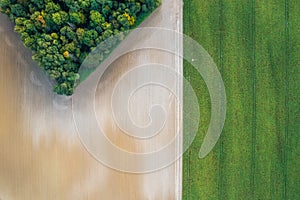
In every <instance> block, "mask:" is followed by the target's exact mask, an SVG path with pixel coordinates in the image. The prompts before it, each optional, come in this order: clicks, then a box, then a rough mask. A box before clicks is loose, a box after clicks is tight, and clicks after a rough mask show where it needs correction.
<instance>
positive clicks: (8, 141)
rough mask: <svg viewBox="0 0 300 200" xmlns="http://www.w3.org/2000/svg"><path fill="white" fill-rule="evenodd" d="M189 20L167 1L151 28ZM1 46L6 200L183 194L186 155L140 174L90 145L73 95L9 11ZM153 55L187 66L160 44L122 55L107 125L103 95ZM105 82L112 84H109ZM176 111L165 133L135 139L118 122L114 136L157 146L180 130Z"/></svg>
mask: <svg viewBox="0 0 300 200" xmlns="http://www.w3.org/2000/svg"><path fill="white" fill-rule="evenodd" d="M177 2H180V3H177ZM179 4H180V5H179ZM178 20H179V21H178ZM181 24H182V21H181V1H179V0H178V1H177V0H176V1H172V0H165V1H163V5H162V7H161V8H159V10H157V11H156V13H155V14H154V15H153V16H152V17H151V18H150V19H148V20H147V21H146V22H145V23H143V26H144V27H147V26H154V27H164V28H170V29H173V30H177V31H181V27H180V26H181ZM179 25H180V26H179ZM0 45H1V47H0V97H1V98H0V110H1V114H0V199H3V200H10V199H14V200H15V199H16V200H19V199H22V200H27V199H30V200H32V199H39V200H43V199H59V200H60V199H62V200H64V199H72V200H76V199H97V200H98V199H111V200H115V199H116V200H119V199H122V200H123V199H124V200H126V199H128V200H134V199H137V200H140V199H159V200H160V199H163V200H165V199H171V200H173V199H181V197H180V194H181V184H179V183H180V181H181V161H178V162H176V163H175V164H173V165H171V166H169V167H168V168H165V169H163V170H160V171H158V172H155V173H148V174H141V175H135V174H127V173H122V172H118V171H115V170H112V169H110V168H108V167H106V166H104V165H102V164H100V163H99V162H97V161H96V160H95V159H94V158H93V157H92V156H91V155H90V154H89V153H88V152H87V151H86V150H85V148H84V147H83V146H82V144H81V142H80V141H79V139H78V135H77V133H76V130H75V127H74V123H73V116H72V111H71V101H70V99H67V98H63V97H59V96H56V95H54V94H53V93H51V92H50V91H51V87H50V85H49V83H48V82H47V79H46V78H45V76H44V75H43V73H42V72H41V71H40V70H39V69H38V67H37V66H36V65H35V63H34V62H33V61H31V54H30V52H29V51H28V50H26V49H25V48H24V47H23V46H22V44H21V43H20V41H19V39H18V36H16V34H14V33H13V31H12V25H11V23H10V22H9V20H8V19H7V17H5V16H4V15H0ZM170 45H173V41H170ZM148 61H160V62H162V63H164V64H168V65H171V66H174V67H177V68H178V69H179V70H181V67H182V66H181V65H180V66H179V65H177V64H176V58H175V56H174V55H170V54H167V53H162V52H159V51H157V50H146V51H138V52H132V53H130V54H128V55H124V56H122V57H121V58H120V59H118V60H116V61H115V62H114V63H113V64H112V65H111V66H110V67H109V69H108V70H107V71H106V72H105V74H104V76H103V77H102V78H101V81H100V82H99V85H98V89H97V94H96V100H99V101H96V102H99V104H96V109H97V110H96V113H97V115H98V116H99V119H100V121H102V122H104V121H103V119H105V120H106V123H107V120H108V119H110V117H111V116H110V115H107V116H104V117H103V114H102V113H105V111H107V112H106V113H109V110H107V107H106V106H105V104H104V103H103V99H106V98H107V96H106V95H110V94H109V93H110V92H111V89H112V87H113V86H114V84H115V83H116V81H117V80H118V78H120V76H122V74H123V73H124V72H126V71H127V70H129V69H131V68H132V67H133V66H136V65H137V64H143V63H144V62H148ZM119 69H120V70H119ZM105 84H106V85H108V86H107V87H103V85H105ZM148 95H149V94H148ZM179 95H180V94H179ZM142 96H144V97H146V98H149V96H148V97H147V95H146V96H145V95H142ZM162 96H163V99H164V101H165V103H169V104H170V105H171V107H170V108H174V109H175V107H176V102H174V99H171V100H170V98H169V93H164V94H162ZM170 102H171V103H170ZM172 102H173V103H172ZM142 106H143V104H139V107H137V108H136V109H137V110H139V109H142ZM170 111H171V112H170V113H172V114H170V115H171V116H169V117H170V119H171V122H170V123H169V124H168V127H166V130H164V133H166V134H164V135H163V136H161V137H158V138H154V139H153V140H150V141H147V142H145V141H144V142H140V141H132V140H130V138H128V137H126V136H125V135H124V134H123V133H122V132H118V131H116V130H115V129H113V128H112V127H111V126H107V132H108V133H109V134H108V135H107V136H108V137H109V138H110V139H111V140H112V141H113V142H114V143H115V144H116V145H117V146H119V147H121V148H124V149H126V150H129V151H133V152H145V151H148V150H154V149H156V148H157V146H159V145H160V143H162V144H163V143H165V142H166V141H168V140H169V138H171V137H172V136H173V133H174V126H175V124H176V123H177V122H176V114H175V113H174V110H173V112H172V109H170ZM101 117H102V118H101ZM104 123H105V122H104ZM112 126H113V125H112ZM174 151H175V150H174ZM108 154H109V152H108Z"/></svg>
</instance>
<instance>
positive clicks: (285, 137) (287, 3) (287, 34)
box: [283, 0, 290, 199]
mask: <svg viewBox="0 0 300 200" xmlns="http://www.w3.org/2000/svg"><path fill="white" fill-rule="evenodd" d="M284 10H285V43H286V44H285V131H284V148H283V150H284V154H283V156H284V160H283V162H284V163H283V199H286V197H287V191H286V190H287V147H288V135H289V134H288V132H289V128H288V126H289V106H288V105H289V104H288V103H289V79H288V74H289V71H288V68H289V44H290V38H289V1H288V0H285V5H284Z"/></svg>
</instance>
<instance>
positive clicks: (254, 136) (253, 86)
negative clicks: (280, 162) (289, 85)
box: [250, 0, 256, 199]
mask: <svg viewBox="0 0 300 200" xmlns="http://www.w3.org/2000/svg"><path fill="white" fill-rule="evenodd" d="M255 1H256V0H251V43H252V44H251V46H252V50H251V51H252V56H251V57H252V58H251V60H252V62H251V63H252V64H251V65H252V67H251V68H252V89H253V96H252V99H253V107H252V156H251V181H250V188H251V199H255V190H254V188H255V184H254V183H255V176H254V173H255V167H256V166H255V146H256V52H255V50H256V38H255V32H256V19H255V5H256V2H255Z"/></svg>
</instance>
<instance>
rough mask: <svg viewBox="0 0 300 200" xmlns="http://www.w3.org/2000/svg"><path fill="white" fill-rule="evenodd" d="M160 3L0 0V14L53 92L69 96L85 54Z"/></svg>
mask: <svg viewBox="0 0 300 200" xmlns="http://www.w3.org/2000/svg"><path fill="white" fill-rule="evenodd" d="M159 5H160V0H1V1H0V11H1V12H3V13H5V14H7V15H8V16H9V17H10V19H11V20H13V21H14V23H15V31H16V32H17V33H19V35H20V37H21V39H22V41H23V43H24V45H25V46H26V47H28V48H30V49H31V50H32V52H33V57H32V58H33V59H34V60H36V61H37V62H38V64H39V66H40V67H41V68H42V69H43V70H44V71H45V72H46V73H47V75H48V76H49V77H50V79H51V80H52V82H53V90H54V91H55V92H56V93H58V94H63V95H72V94H73V91H74V88H75V87H76V83H77V82H76V81H77V80H78V79H79V78H80V77H79V73H78V71H79V67H80V66H81V64H82V62H83V61H84V59H85V58H86V56H87V55H88V54H89V53H90V52H91V51H92V50H93V49H94V48H95V47H96V46H97V45H98V44H100V43H101V42H102V41H104V40H105V39H106V38H109V37H111V36H113V35H114V34H118V33H120V32H121V31H126V30H128V29H130V28H132V27H134V26H135V25H136V23H137V19H139V18H143V17H144V16H147V14H149V13H150V12H152V11H153V10H154V9H155V8H157V7H158V6H159ZM139 21H141V20H139ZM107 49H109V48H107ZM107 49H104V50H103V55H104V54H108V53H109V52H108V50H107ZM103 57H104V56H103ZM100 61H102V60H100ZM100 61H99V62H100Z"/></svg>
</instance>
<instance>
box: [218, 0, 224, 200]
mask: <svg viewBox="0 0 300 200" xmlns="http://www.w3.org/2000/svg"><path fill="white" fill-rule="evenodd" d="M223 18H224V9H223V1H222V0H219V60H220V67H219V71H220V73H221V75H222V72H223V67H224V61H223V45H224V44H223V40H224V31H225V30H224V21H223ZM223 132H224V130H223ZM222 159H223V136H222V135H221V137H220V149H219V174H218V197H219V199H222V183H223V175H222V163H223V161H222Z"/></svg>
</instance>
